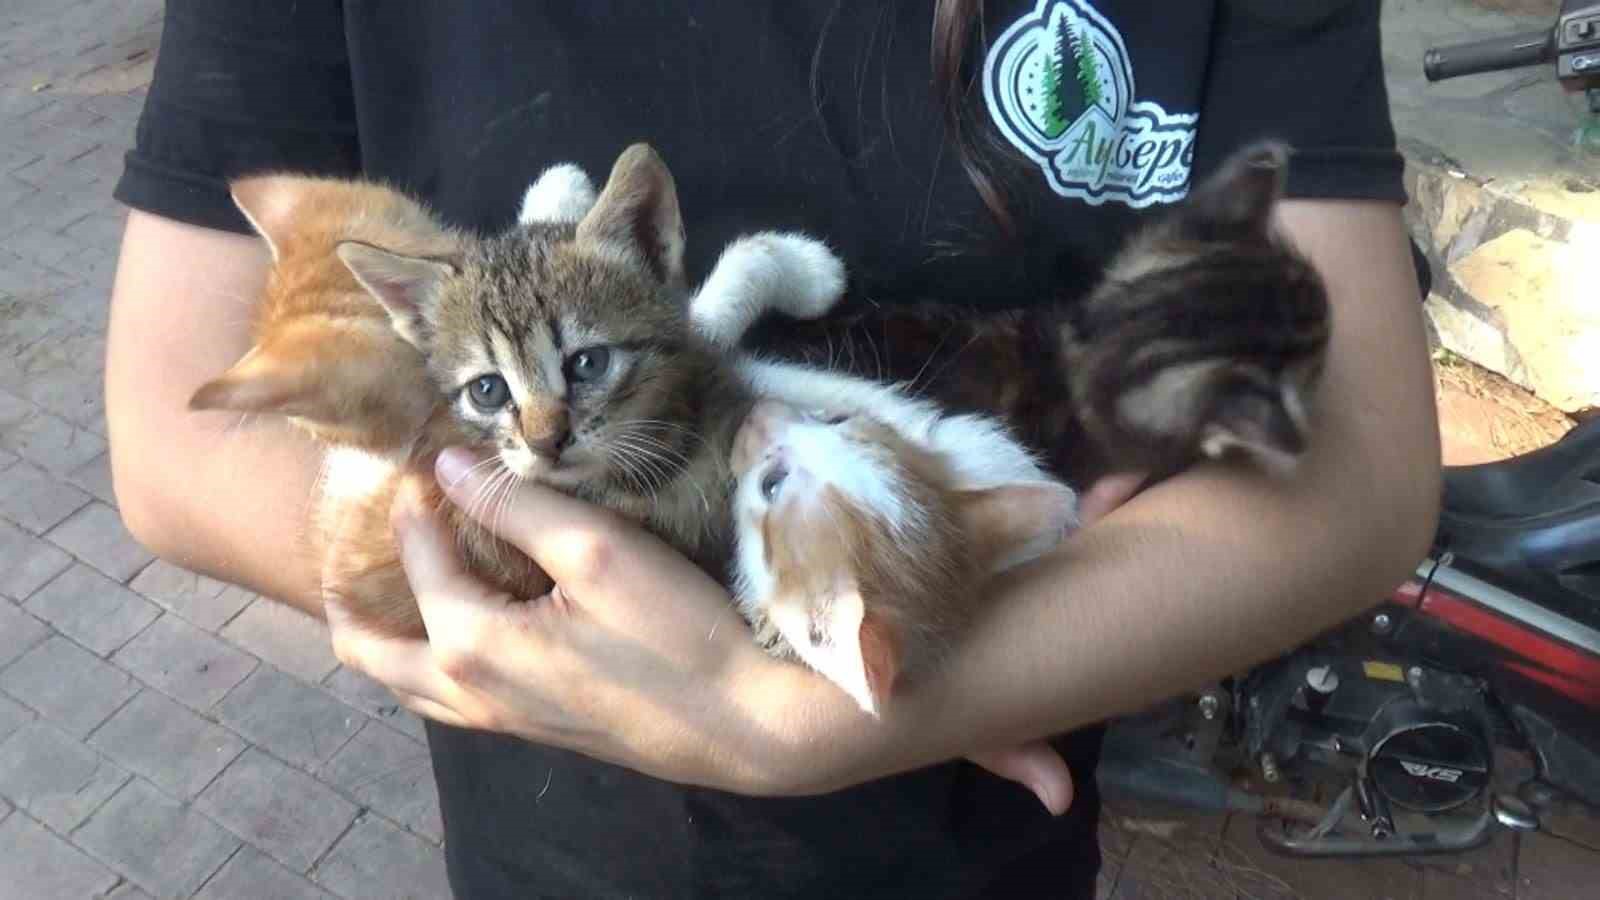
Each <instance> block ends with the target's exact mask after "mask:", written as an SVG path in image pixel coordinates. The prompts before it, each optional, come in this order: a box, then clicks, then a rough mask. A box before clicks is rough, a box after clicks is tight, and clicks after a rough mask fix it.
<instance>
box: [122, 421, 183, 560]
mask: <svg viewBox="0 0 1600 900" xmlns="http://www.w3.org/2000/svg"><path fill="white" fill-rule="evenodd" d="M106 412H107V417H108V418H110V419H112V420H113V421H117V420H119V419H120V420H122V421H121V423H120V426H116V427H113V428H112V429H111V440H110V447H109V450H110V459H111V489H112V493H113V494H114V495H115V496H116V500H117V510H118V512H120V513H121V515H122V524H123V525H124V526H125V527H126V528H127V529H128V533H129V534H131V535H133V538H134V540H136V541H138V542H139V543H140V544H141V545H143V546H144V548H145V549H146V550H148V551H149V552H151V553H153V554H155V555H156V556H159V557H161V558H162V559H165V560H168V561H169V562H175V561H181V560H184V559H187V558H189V557H190V556H192V555H193V551H194V548H193V547H192V543H193V542H192V536H191V535H189V534H188V532H189V530H190V529H188V528H187V527H186V526H185V523H186V522H190V521H192V516H191V515H190V514H189V513H188V511H187V509H186V507H187V505H188V504H189V502H190V498H189V497H187V496H185V492H183V491H180V490H177V489H175V487H174V485H175V483H176V482H175V479H174V478H173V477H172V474H171V473H172V470H173V469H174V468H182V467H184V466H185V462H184V460H182V459H179V458H176V457H175V455H174V450H173V448H170V447H169V448H168V450H167V452H164V453H152V452H148V451H146V450H145V449H144V448H145V446H147V445H148V443H149V441H148V440H146V439H144V435H142V434H137V433H129V432H130V431H135V432H143V431H147V430H149V429H150V428H151V426H150V425H149V424H148V423H142V422H129V421H128V419H130V418H134V419H137V417H138V411H119V410H115V409H111V408H109V407H108V409H107V410H106ZM119 413H120V414H119ZM191 471H192V469H191Z"/></svg>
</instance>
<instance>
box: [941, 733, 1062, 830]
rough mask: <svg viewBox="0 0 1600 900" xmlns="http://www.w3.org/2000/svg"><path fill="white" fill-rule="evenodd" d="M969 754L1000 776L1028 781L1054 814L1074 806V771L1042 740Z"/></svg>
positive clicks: (1026, 784)
mask: <svg viewBox="0 0 1600 900" xmlns="http://www.w3.org/2000/svg"><path fill="white" fill-rule="evenodd" d="M967 758H968V759H970V760H972V761H973V762H975V763H977V764H978V765H980V766H982V767H983V768H985V769H988V770H989V771H990V772H993V773H994V774H996V775H999V776H1000V777H1001V778H1005V779H1008V780H1011V781H1015V782H1017V783H1019V784H1022V785H1025V786H1026V787H1027V788H1028V790H1030V791H1032V792H1033V795H1034V796H1035V797H1038V798H1039V802H1040V803H1043V804H1044V808H1045V809H1046V810H1049V812H1050V814H1051V815H1052V816H1059V815H1061V814H1062V813H1064V812H1066V811H1067V809H1068V808H1070V807H1071V806H1072V797H1073V789H1072V772H1071V770H1069V769H1068V768H1067V763H1066V761H1065V760H1063V759H1062V758H1061V755H1060V754H1059V753H1057V752H1056V751H1055V750H1054V749H1053V748H1052V747H1051V746H1050V745H1049V744H1046V743H1044V742H1043V741H1034V742H1033V743H1031V744H1023V745H1021V746H1019V747H1008V748H1006V749H1004V750H991V751H987V752H984V753H974V754H973V755H971V756H969V757H967Z"/></svg>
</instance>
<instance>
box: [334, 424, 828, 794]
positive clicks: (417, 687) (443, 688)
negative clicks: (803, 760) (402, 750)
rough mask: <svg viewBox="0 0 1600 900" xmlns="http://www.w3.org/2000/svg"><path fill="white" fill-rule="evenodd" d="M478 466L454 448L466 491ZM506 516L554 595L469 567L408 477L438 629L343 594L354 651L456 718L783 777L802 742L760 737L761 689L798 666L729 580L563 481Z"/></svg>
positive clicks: (449, 476)
mask: <svg viewBox="0 0 1600 900" xmlns="http://www.w3.org/2000/svg"><path fill="white" fill-rule="evenodd" d="M471 465H472V460H471V459H470V458H467V457H466V456H465V455H464V454H458V453H455V452H448V453H446V454H443V455H441V457H440V461H439V465H438V474H439V482H440V484H441V485H442V486H443V487H444V490H445V492H446V494H447V496H449V497H450V499H451V500H452V501H453V502H456V503H458V504H462V505H464V501H465V500H466V499H467V498H470V497H472V496H474V493H475V491H476V488H477V486H476V484H475V481H474V480H475V479H476V478H477V476H476V475H465V474H463V473H464V471H465V470H466V469H467V468H468V467H470V466H471ZM499 516H500V517H499V519H498V521H497V522H496V525H497V528H496V530H497V532H498V533H499V534H500V535H501V536H502V537H503V538H505V539H506V540H507V541H509V542H510V543H512V544H513V545H515V546H517V547H518V548H520V549H521V550H522V551H523V552H525V553H527V554H528V555H529V556H530V557H531V558H532V559H533V560H534V561H535V562H537V563H538V564H539V565H540V566H541V567H542V568H544V569H545V570H546V571H547V572H548V573H549V574H550V575H551V577H552V578H553V579H554V581H555V582H556V584H557V587H556V588H555V589H554V590H552V591H551V593H550V594H548V595H546V596H543V597H538V598H514V597H511V596H507V595H505V594H503V593H497V592H495V591H493V590H491V589H490V588H488V587H487V586H486V585H485V584H484V583H483V582H481V581H479V580H478V579H476V578H474V577H473V576H472V575H471V574H469V573H468V572H466V571H464V570H463V568H462V566H461V563H460V561H459V558H458V557H457V555H456V553H455V550H454V546H453V543H452V540H451V536H450V535H449V534H447V533H446V531H445V529H444V528H443V527H442V525H441V524H440V522H439V520H438V519H437V518H436V516H435V515H434V514H433V513H432V512H431V511H430V510H428V509H426V508H425V505H424V504H421V503H419V502H418V492H417V491H416V490H415V485H414V484H413V485H408V486H407V488H406V489H403V490H402V491H401V495H400V498H399V499H398V500H397V501H396V503H395V509H394V513H393V523H394V526H395V530H396V537H397V539H398V540H399V543H400V547H401V555H402V559H403V561H404V565H405V570H406V574H407V577H408V578H409V580H410V583H411V586H412V589H413V591H414V593H415V594H416V597H417V604H418V606H419V608H420V609H421V611H422V617H423V619H424V621H425V622H426V624H427V628H428V635H429V638H428V640H426V641H422V640H398V639H388V638H382V637H379V636H376V635H374V634H371V633H369V632H366V631H363V630H362V629H361V628H360V626H359V625H357V624H355V623H354V622H353V621H352V620H351V619H350V617H349V616H348V615H346V614H345V613H344V611H343V610H342V609H340V608H339V607H338V604H337V602H335V601H330V602H329V604H328V619H329V623H330V625H331V626H332V629H333V638H334V646H335V649H336V651H337V652H338V655H339V657H340V659H341V660H343V661H345V662H347V663H349V664H350V665H352V666H353V667H355V668H357V669H360V670H362V671H364V672H366V673H368V674H369V675H372V676H373V677H374V678H376V679H377V680H379V681H381V682H383V683H384V684H386V685H388V686H389V687H390V688H391V689H392V690H394V691H395V693H396V695H397V696H398V697H399V698H400V699H401V701H402V702H403V703H404V704H405V705H406V706H407V708H409V709H411V710H413V711H415V712H417V713H419V714H422V715H426V716H429V717H431V718H434V719H437V720H439V721H441V722H446V723H448V724H452V725H457V726H460V727H466V728H478V729H485V730H493V731H501V732H507V733H511V734H515V735H518V736H520V737H523V738H525V739H527V740H530V741H537V742H539V743H544V744H551V745H556V746H561V747H565V748H567V749H571V750H576V751H578V752H581V753H585V754H587V755H589V756H592V757H595V758H598V759H602V760H606V761H609V762H613V763H617V764H620V765H625V766H628V767H630V768H633V769H636V770H638V771H641V772H645V773H647V774H650V775H652V776H655V777H659V778H665V779H669V780H673V781H678V782H686V783H694V784H701V785H706V786H711V787H718V788H722V789H727V790H739V791H744V792H749V793H757V792H761V791H762V790H763V789H764V788H765V787H766V786H767V785H769V784H772V783H774V779H775V778H776V777H778V776H779V775H781V774H782V773H781V771H778V770H780V769H781V767H782V766H784V765H787V764H788V761H789V757H788V756H786V755H784V753H782V749H783V748H774V747H772V746H770V745H769V743H763V742H762V741H761V740H760V737H761V729H760V728H758V727H755V726H754V724H753V721H752V718H751V716H750V712H751V710H752V708H753V704H755V703H758V702H759V701H760V700H761V699H763V698H761V697H758V696H752V694H753V689H754V687H755V686H756V685H759V684H760V682H761V678H760V677H759V674H760V673H761V672H763V671H766V670H768V669H769V668H771V667H783V668H795V667H793V666H791V665H790V664H788V663H783V662H780V661H778V660H774V659H772V658H770V657H768V656H767V655H766V654H764V653H762V652H761V651H760V650H759V649H758V648H757V647H756V646H755V645H754V643H753V642H752V640H751V639H750V635H749V629H748V628H747V626H746V625H745V623H744V621H743V620H742V619H741V618H740V617H739V616H738V614H737V613H736V612H735V611H734V609H733V605H732V603H731V602H730V600H729V598H728V595H727V593H726V592H725V591H723V590H722V588H720V587H719V586H718V585H717V584H716V583H715V582H713V581H712V580H711V579H710V578H709V577H707V576H706V575H705V574H704V573H702V572H701V571H700V570H699V569H697V568H696V567H695V566H694V565H692V564H691V563H690V562H688V561H687V560H686V559H684V558H683V557H682V556H680V555H678V554H677V553H675V552H673V551H672V550H671V549H670V548H669V547H667V546H666V545H665V544H663V543H662V542H661V541H659V540H657V539H656V538H654V537H653V536H651V535H649V534H647V533H645V532H644V531H642V530H641V529H639V528H637V527H636V526H634V525H632V524H631V523H627V522H625V521H623V520H622V519H621V518H619V517H617V516H615V515H613V514H611V513H609V512H607V511H605V510H602V509H599V508H597V507H594V506H591V505H589V504H585V503H582V502H580V501H578V500H575V499H573V498H570V497H568V496H566V495H564V494H561V493H558V492H556V491H554V490H550V489H547V488H543V487H540V486H537V485H523V486H521V487H519V488H518V489H517V494H516V496H515V497H514V498H513V499H512V500H511V501H510V502H509V503H508V504H507V505H506V506H505V507H504V510H503V512H502V513H500V514H499ZM485 524H488V523H485ZM818 680H819V681H820V679H818Z"/></svg>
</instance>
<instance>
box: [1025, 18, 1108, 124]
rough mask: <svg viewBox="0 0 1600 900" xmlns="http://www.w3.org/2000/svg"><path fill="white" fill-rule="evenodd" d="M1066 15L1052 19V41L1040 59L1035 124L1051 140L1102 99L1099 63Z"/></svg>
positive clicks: (1080, 29) (1079, 27)
mask: <svg viewBox="0 0 1600 900" xmlns="http://www.w3.org/2000/svg"><path fill="white" fill-rule="evenodd" d="M1065 12H1066V11H1065V10H1063V11H1062V13H1063V14H1062V15H1058V16H1057V17H1056V19H1055V28H1054V29H1053V30H1054V34H1053V35H1052V37H1053V38H1054V40H1053V41H1052V43H1051V50H1050V52H1049V55H1048V57H1046V58H1045V59H1044V60H1043V63H1044V65H1043V67H1042V68H1043V71H1042V73H1041V74H1040V77H1039V86H1038V90H1039V94H1040V97H1039V101H1040V102H1039V113H1040V115H1039V119H1038V123H1039V125H1040V130H1041V131H1043V132H1044V134H1045V137H1047V138H1050V139H1052V140H1053V139H1055V138H1058V137H1060V136H1061V133H1062V132H1064V131H1066V130H1067V129H1068V128H1070V127H1072V123H1073V122H1076V121H1077V120H1078V117H1079V116H1081V115H1083V113H1084V111H1085V110H1087V109H1088V108H1089V107H1091V106H1094V105H1095V104H1097V103H1099V102H1100V101H1101V99H1102V94H1101V91H1100V64H1099V63H1098V62H1097V61H1096V59H1095V53H1094V46H1093V45H1092V44H1090V43H1089V39H1088V36H1087V35H1085V34H1084V31H1083V25H1082V23H1078V22H1074V21H1072V19H1071V17H1069V16H1067V15H1065Z"/></svg>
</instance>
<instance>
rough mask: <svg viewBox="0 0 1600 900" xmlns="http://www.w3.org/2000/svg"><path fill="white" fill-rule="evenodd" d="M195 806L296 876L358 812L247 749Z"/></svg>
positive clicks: (321, 787)
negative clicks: (294, 872)
mask: <svg viewBox="0 0 1600 900" xmlns="http://www.w3.org/2000/svg"><path fill="white" fill-rule="evenodd" d="M195 806H196V807H197V808H199V809H201V810H203V811H204V812H206V813H207V814H208V815H210V816H211V817H212V818H213V819H215V820H217V821H218V822H221V823H222V824H223V825H224V826H226V827H227V828H228V829H229V830H230V831H232V832H233V833H234V834H236V835H238V836H240V837H242V838H244V839H245V840H246V841H248V842H249V843H250V845H251V846H253V847H256V848H259V849H260V850H262V851H264V852H266V853H267V854H268V855H270V856H272V857H273V858H274V859H276V860H278V861H279V862H281V863H283V864H284V865H286V866H288V867H289V868H291V869H294V870H295V871H296V872H304V871H306V870H307V869H309V868H311V864H312V863H314V862H316V861H317V859H318V858H320V857H321V856H322V854H323V852H324V851H326V850H327V849H328V847H330V846H331V845H332V844H333V842H334V841H335V840H337V839H338V837H339V835H341V834H343V833H344V831H345V829H346V828H348V827H349V826H350V823H351V822H352V821H354V820H355V817H356V813H357V812H359V809H358V807H356V805H355V804H353V803H351V802H350V801H348V800H346V799H344V798H343V797H341V796H339V795H338V794H337V793H335V792H334V791H333V789H332V788H329V787H328V786H327V785H325V784H322V783H321V782H319V781H317V780H316V779H314V778H312V777H311V776H310V775H307V774H305V773H304V772H299V771H296V770H294V769H291V768H289V767H288V766H286V765H284V764H283V763H281V762H278V761H277V760H275V759H273V758H272V757H270V756H268V755H266V754H265V753H262V752H261V751H260V750H256V749H253V748H252V749H250V750H246V751H245V752H244V754H243V755H241V756H240V757H239V758H238V759H237V760H235V761H234V763H233V764H232V765H230V766H228V768H227V771H225V772H223V773H222V776H221V777H220V778H218V779H217V780H216V781H214V782H212V784H211V786H210V787H208V788H206V789H205V792H204V793H202V794H201V795H200V799H199V800H197V801H195Z"/></svg>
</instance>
